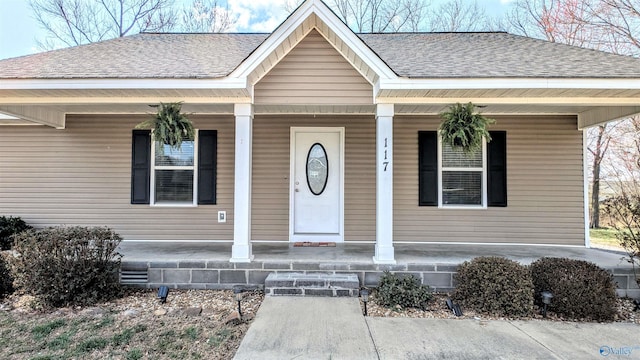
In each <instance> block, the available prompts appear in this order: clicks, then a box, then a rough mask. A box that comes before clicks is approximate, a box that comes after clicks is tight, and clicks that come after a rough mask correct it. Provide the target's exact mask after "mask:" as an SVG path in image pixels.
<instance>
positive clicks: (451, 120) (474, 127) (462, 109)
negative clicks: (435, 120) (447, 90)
mask: <svg viewBox="0 0 640 360" xmlns="http://www.w3.org/2000/svg"><path fill="white" fill-rule="evenodd" d="M475 108H476V107H475V105H473V104H472V103H467V104H464V105H463V104H460V103H456V104H454V105H451V106H450V107H449V110H448V111H445V112H443V113H440V117H441V118H442V122H441V123H440V128H439V130H440V136H441V137H442V142H443V143H444V144H446V145H449V146H451V148H453V149H456V150H462V151H463V152H465V153H467V154H474V153H475V152H477V151H478V150H481V149H482V142H483V141H484V139H486V141H487V142H489V141H491V135H489V131H488V130H487V126H488V125H490V124H493V123H495V122H496V121H495V120H494V119H489V118H486V117H484V116H483V115H481V114H480V113H477V112H476V111H475Z"/></svg>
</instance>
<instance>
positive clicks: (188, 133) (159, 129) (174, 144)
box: [136, 102, 195, 150]
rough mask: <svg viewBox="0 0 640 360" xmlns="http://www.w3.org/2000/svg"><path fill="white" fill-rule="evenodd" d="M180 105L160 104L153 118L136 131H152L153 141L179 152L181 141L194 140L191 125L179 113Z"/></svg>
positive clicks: (178, 103) (189, 121)
mask: <svg viewBox="0 0 640 360" xmlns="http://www.w3.org/2000/svg"><path fill="white" fill-rule="evenodd" d="M181 110H182V103H181V102H175V103H167V104H164V103H160V105H159V106H158V112H157V113H156V114H153V117H152V118H150V119H149V120H146V121H144V122H142V123H140V124H138V125H137V126H136V128H138V129H152V130H153V131H152V136H153V140H154V141H158V142H161V143H163V144H166V145H169V146H170V147H171V148H172V149H176V150H179V149H180V147H181V146H182V142H183V141H190V140H193V139H194V138H195V130H194V128H193V123H192V122H191V120H189V118H188V117H187V115H186V114H183V113H181V112H180V111H181Z"/></svg>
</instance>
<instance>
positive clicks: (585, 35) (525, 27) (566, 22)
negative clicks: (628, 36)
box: [507, 0, 615, 51]
mask: <svg viewBox="0 0 640 360" xmlns="http://www.w3.org/2000/svg"><path fill="white" fill-rule="evenodd" d="M596 1H597V0H517V1H516V2H515V5H514V7H513V8H512V10H511V12H510V13H509V14H508V15H507V22H508V24H509V25H510V30H511V31H513V32H515V33H519V34H522V35H525V36H529V37H535V38H541V39H546V40H548V41H551V42H558V43H563V44H568V45H574V46H581V47H589V48H594V49H599V50H607V51H613V50H614V46H613V45H614V44H615V41H614V39H615V37H614V36H613V33H612V31H608V30H605V29H603V28H602V27H598V26H596V25H595V23H594V17H593V14H592V12H591V9H593V8H594V7H595V6H596Z"/></svg>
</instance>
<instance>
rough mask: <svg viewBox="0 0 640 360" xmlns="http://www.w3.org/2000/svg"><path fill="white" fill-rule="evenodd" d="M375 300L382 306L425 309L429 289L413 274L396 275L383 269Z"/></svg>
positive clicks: (429, 297) (428, 297) (429, 298)
mask: <svg viewBox="0 0 640 360" xmlns="http://www.w3.org/2000/svg"><path fill="white" fill-rule="evenodd" d="M376 295H377V296H376V300H377V301H378V302H379V303H380V305H382V306H387V307H393V306H396V305H400V306H402V307H403V308H417V309H422V310H426V308H427V304H428V302H429V300H431V289H430V288H429V287H428V286H426V285H422V283H421V282H420V279H418V278H417V277H415V276H413V275H405V276H398V275H396V274H392V273H390V272H388V271H385V272H384V274H383V275H382V277H380V282H379V284H378V289H377V290H376Z"/></svg>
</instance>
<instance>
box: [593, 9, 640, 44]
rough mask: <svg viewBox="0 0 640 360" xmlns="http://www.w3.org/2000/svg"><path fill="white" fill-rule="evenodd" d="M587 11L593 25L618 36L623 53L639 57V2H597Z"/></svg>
mask: <svg viewBox="0 0 640 360" xmlns="http://www.w3.org/2000/svg"><path fill="white" fill-rule="evenodd" d="M588 9H589V14H590V15H591V18H592V19H593V22H594V24H595V25H597V26H599V27H601V28H603V29H606V31H612V32H614V33H615V34H616V35H617V36H618V37H617V39H619V40H620V41H619V42H618V46H622V47H624V49H623V50H624V51H623V52H624V53H628V54H632V55H636V56H638V55H640V0H599V1H598V2H597V3H596V4H588Z"/></svg>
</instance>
